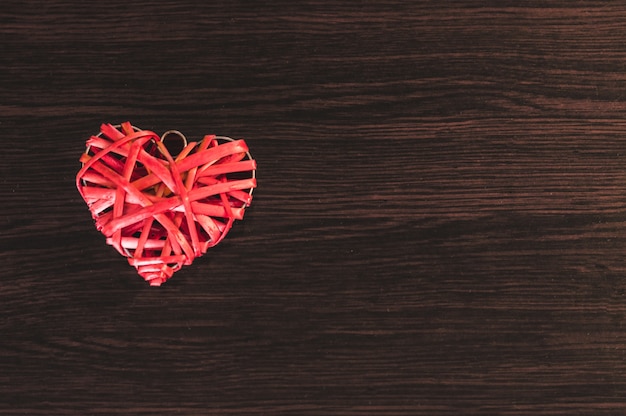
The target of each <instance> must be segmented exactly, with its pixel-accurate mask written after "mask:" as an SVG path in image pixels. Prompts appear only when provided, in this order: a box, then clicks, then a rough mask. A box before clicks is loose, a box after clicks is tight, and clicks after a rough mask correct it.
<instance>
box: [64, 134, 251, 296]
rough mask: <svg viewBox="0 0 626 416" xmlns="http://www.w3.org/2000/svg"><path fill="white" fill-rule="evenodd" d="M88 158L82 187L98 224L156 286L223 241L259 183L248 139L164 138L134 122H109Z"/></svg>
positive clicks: (80, 181)
mask: <svg viewBox="0 0 626 416" xmlns="http://www.w3.org/2000/svg"><path fill="white" fill-rule="evenodd" d="M172 138H174V142H175V143H174V145H180V148H181V149H182V150H180V153H178V155H176V154H174V155H172V154H171V153H176V151H174V150H173V149H172V147H173V145H172V143H171V139H172ZM168 141H169V142H170V143H168ZM181 142H182V143H181ZM80 161H81V162H82V163H83V167H82V168H81V169H80V171H79V172H78V174H77V175H76V187H77V188H78V190H79V192H80V194H81V195H82V197H83V199H84V200H85V202H86V203H87V205H88V206H89V210H90V211H91V214H92V216H93V218H94V220H95V222H96V227H97V228H98V230H100V231H101V232H102V233H103V234H104V235H105V236H106V237H107V240H106V241H107V243H108V244H110V245H112V246H113V247H115V249H117V251H119V252H120V254H122V255H124V256H126V257H128V262H129V263H130V264H131V265H132V266H134V267H135V268H136V269H137V271H138V272H139V274H140V275H141V276H142V277H143V278H144V279H145V280H146V281H148V282H149V283H150V285H152V286H160V285H161V284H162V283H163V282H165V281H166V280H168V279H169V278H170V277H172V274H173V273H174V272H176V271H177V270H180V268H181V267H182V266H183V265H188V264H191V263H192V261H193V260H194V258H196V257H199V256H201V255H203V254H204V253H205V252H206V250H207V249H208V248H209V247H213V246H214V245H216V244H217V243H219V242H220V241H222V239H223V238H224V237H225V236H226V233H228V231H229V230H230V228H231V226H232V225H233V222H234V221H235V220H240V219H242V218H243V214H244V210H245V208H246V207H247V206H248V205H249V204H250V202H251V201H252V190H253V189H254V188H255V187H256V174H255V169H256V162H255V161H254V160H253V159H252V157H251V156H250V153H249V152H248V147H247V146H246V143H245V142H244V141H243V140H233V139H229V138H227V137H216V136H213V135H210V136H205V137H204V139H203V140H202V141H200V142H198V143H189V144H187V143H186V139H185V138H184V136H183V135H182V134H181V133H179V132H175V131H171V132H168V133H166V134H164V135H163V136H162V138H161V137H159V136H157V135H156V134H155V133H153V132H151V131H146V130H140V129H138V128H136V127H134V126H132V125H131V124H130V123H128V122H127V123H123V124H121V125H120V126H112V125H110V124H103V125H102V126H101V128H100V133H99V134H98V135H96V136H92V137H91V138H90V139H89V140H87V150H86V151H85V153H84V154H83V155H82V156H81V158H80Z"/></svg>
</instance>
